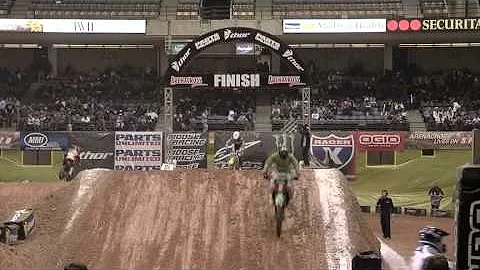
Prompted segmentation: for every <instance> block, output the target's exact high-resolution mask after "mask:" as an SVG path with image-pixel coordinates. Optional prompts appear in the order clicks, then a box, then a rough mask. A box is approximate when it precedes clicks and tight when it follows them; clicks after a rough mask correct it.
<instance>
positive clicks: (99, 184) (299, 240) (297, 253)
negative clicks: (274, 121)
mask: <svg viewBox="0 0 480 270" xmlns="http://www.w3.org/2000/svg"><path fill="white" fill-rule="evenodd" d="M293 184H294V188H295V195H294V197H293V199H292V201H291V203H290V205H289V207H288V208H287V211H286V220H285V224H284V228H283V232H282V235H281V237H280V238H279V237H277V235H276V233H275V221H274V211H273V210H274V209H273V205H272V203H271V197H270V196H269V194H268V190H269V182H268V181H266V180H264V179H263V177H262V174H261V172H259V171H238V172H233V171H224V170H206V169H205V170H179V171H161V172H154V173H151V172H148V173H147V172H122V171H110V170H100V169H95V170H88V171H83V172H81V173H80V174H79V175H78V176H77V178H76V180H74V181H73V182H71V183H69V184H63V183H62V184H61V185H62V187H60V188H58V187H57V186H55V187H54V188H51V189H49V191H48V192H47V191H45V192H40V194H41V195H40V198H39V199H38V200H36V201H34V200H32V199H31V198H30V199H28V201H27V202H25V203H34V205H29V206H30V207H33V208H34V210H35V216H36V219H37V226H36V228H35V230H34V232H33V234H32V236H31V237H30V238H28V239H27V240H26V241H23V242H20V243H19V244H17V245H14V246H6V245H0V268H1V269H4V268H26V267H27V268H28V267H35V268H47V267H48V268H59V267H63V265H65V264H67V263H70V262H72V261H76V262H82V263H84V264H86V265H87V266H88V267H89V268H90V269H97V268H103V269H106V268H119V269H133V268H136V269H140V268H182V269H190V268H210V269H213V268H216V269H220V268H229V269H233V268H237V269H238V268H243V269H248V268H255V269H285V268H302V269H313V268H316V269H331V268H333V267H340V269H350V266H349V265H350V264H351V259H352V257H353V256H355V255H356V254H358V253H359V252H363V251H375V252H376V251H379V250H380V244H379V242H378V240H377V239H376V237H375V236H374V234H373V233H372V231H371V230H370V228H369V227H368V225H367V223H366V221H365V220H364V218H363V216H362V215H361V214H360V207H359V205H358V202H357V200H356V199H355V197H354V195H353V193H352V192H351V191H350V189H349V188H348V187H347V183H346V180H345V178H344V177H343V175H342V174H341V173H340V172H339V171H338V170H305V171H304V172H303V175H302V177H301V178H300V180H298V181H295V182H294V183H293ZM22 185H25V188H26V189H28V188H30V187H29V185H30V184H22ZM1 187H2V189H3V190H4V191H3V192H2V193H1V194H2V196H3V195H5V196H4V198H5V199H7V200H9V201H13V202H12V203H10V204H7V206H8V208H12V209H6V210H9V211H10V210H15V209H13V207H18V206H20V205H22V206H23V203H22V202H20V201H21V200H22V196H18V194H17V193H18V192H11V195H9V194H10V193H9V192H8V191H6V190H8V189H13V187H9V186H8V185H2V186H1ZM14 189H18V187H14ZM2 200H3V198H2ZM15 201H18V202H17V203H15ZM2 210H4V208H3V207H2ZM5 212H6V211H5ZM0 214H2V213H0ZM0 218H3V216H0ZM337 269H338V268H337Z"/></svg>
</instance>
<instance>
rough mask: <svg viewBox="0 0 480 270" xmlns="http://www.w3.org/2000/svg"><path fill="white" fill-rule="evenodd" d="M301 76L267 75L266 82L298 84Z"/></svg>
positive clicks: (300, 81)
mask: <svg viewBox="0 0 480 270" xmlns="http://www.w3.org/2000/svg"><path fill="white" fill-rule="evenodd" d="M300 83H302V78H301V77H300V76H276V75H268V82H267V84H300Z"/></svg>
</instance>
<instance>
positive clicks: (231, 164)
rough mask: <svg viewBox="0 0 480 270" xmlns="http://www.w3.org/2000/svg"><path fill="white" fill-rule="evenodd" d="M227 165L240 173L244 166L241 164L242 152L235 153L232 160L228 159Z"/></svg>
mask: <svg viewBox="0 0 480 270" xmlns="http://www.w3.org/2000/svg"><path fill="white" fill-rule="evenodd" d="M227 165H228V168H229V169H231V170H235V171H238V170H240V169H241V166H242V164H240V151H234V152H233V154H232V155H231V157H230V159H228V162H227Z"/></svg>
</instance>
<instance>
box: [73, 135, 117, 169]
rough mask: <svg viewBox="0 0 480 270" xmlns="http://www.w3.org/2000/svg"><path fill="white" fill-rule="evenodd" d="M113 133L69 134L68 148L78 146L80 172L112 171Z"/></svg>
mask: <svg viewBox="0 0 480 270" xmlns="http://www.w3.org/2000/svg"><path fill="white" fill-rule="evenodd" d="M114 135H115V134H114V133H113V132H90V131H89V132H69V133H68V137H69V141H70V147H73V146H79V147H80V149H81V152H80V170H87V169H95V168H105V169H113V164H114V163H113V158H114V150H115V147H114Z"/></svg>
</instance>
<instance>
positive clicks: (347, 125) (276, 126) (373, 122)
mask: <svg viewBox="0 0 480 270" xmlns="http://www.w3.org/2000/svg"><path fill="white" fill-rule="evenodd" d="M287 122H288V120H277V121H273V122H272V130H273V131H278V130H282V128H283V127H284V125H285V124H286V123H287ZM298 123H299V124H300V123H301V122H300V121H298ZM409 129H410V128H409V125H408V123H395V122H392V121H388V120H384V119H369V118H363V119H361V118H355V119H353V118H352V119H348V120H323V121H312V122H311V130H347V131H348V130H402V131H408V130H409Z"/></svg>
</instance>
